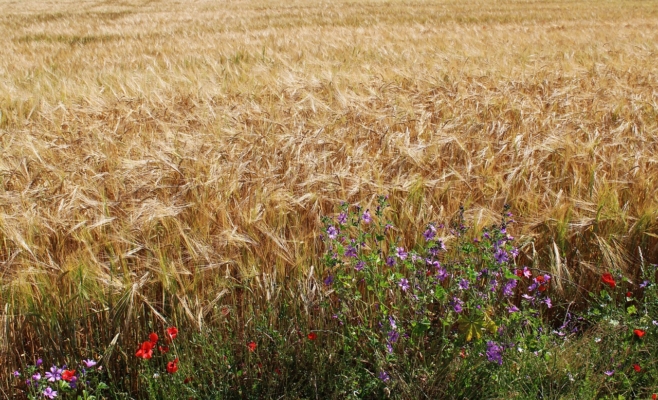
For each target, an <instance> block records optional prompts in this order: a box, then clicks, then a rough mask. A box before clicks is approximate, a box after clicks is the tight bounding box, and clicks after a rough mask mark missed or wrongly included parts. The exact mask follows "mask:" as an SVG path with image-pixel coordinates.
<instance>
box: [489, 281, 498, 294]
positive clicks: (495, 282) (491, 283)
mask: <svg viewBox="0 0 658 400" xmlns="http://www.w3.org/2000/svg"><path fill="white" fill-rule="evenodd" d="M489 284H490V285H491V291H492V292H495V291H496V290H497V289H498V281H497V280H495V279H492V280H491V281H490V282H489Z"/></svg>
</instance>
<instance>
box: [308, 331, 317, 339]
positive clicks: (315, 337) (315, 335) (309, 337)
mask: <svg viewBox="0 0 658 400" xmlns="http://www.w3.org/2000/svg"><path fill="white" fill-rule="evenodd" d="M307 337H308V340H315V339H317V338H318V334H317V333H315V332H311V333H309V334H308V335H307Z"/></svg>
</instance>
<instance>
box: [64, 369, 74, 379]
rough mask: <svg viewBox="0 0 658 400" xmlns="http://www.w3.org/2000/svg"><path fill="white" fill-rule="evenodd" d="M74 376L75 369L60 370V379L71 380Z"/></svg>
mask: <svg viewBox="0 0 658 400" xmlns="http://www.w3.org/2000/svg"><path fill="white" fill-rule="evenodd" d="M73 378H75V370H74V369H65V370H64V372H62V379H63V380H65V381H67V382H71V380H72V379H73Z"/></svg>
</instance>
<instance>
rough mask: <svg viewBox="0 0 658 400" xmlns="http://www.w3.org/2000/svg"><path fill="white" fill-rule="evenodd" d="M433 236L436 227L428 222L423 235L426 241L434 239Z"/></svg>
mask: <svg viewBox="0 0 658 400" xmlns="http://www.w3.org/2000/svg"><path fill="white" fill-rule="evenodd" d="M434 236H436V228H435V227H434V225H432V224H429V225H428V226H427V230H425V232H423V237H424V238H425V240H426V241H430V240H432V239H434Z"/></svg>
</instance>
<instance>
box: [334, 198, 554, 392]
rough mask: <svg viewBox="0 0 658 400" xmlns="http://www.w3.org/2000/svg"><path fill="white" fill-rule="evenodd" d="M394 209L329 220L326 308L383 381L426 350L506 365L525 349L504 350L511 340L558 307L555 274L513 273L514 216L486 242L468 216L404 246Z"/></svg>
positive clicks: (489, 232) (355, 211)
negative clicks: (391, 214) (553, 294)
mask: <svg viewBox="0 0 658 400" xmlns="http://www.w3.org/2000/svg"><path fill="white" fill-rule="evenodd" d="M387 207H388V203H387V200H386V198H385V197H380V198H379V201H378V204H377V206H376V208H375V209H374V213H371V212H370V210H369V209H367V210H365V211H363V210H362V209H361V208H360V207H358V206H357V207H350V206H348V205H347V204H344V205H343V206H342V207H341V210H340V213H339V215H338V217H337V218H335V219H333V218H328V217H326V218H324V219H323V221H324V224H325V228H324V229H325V233H324V234H323V236H322V238H323V240H324V242H325V246H326V252H325V254H324V257H323V260H324V265H325V278H324V283H325V286H326V289H327V293H328V294H329V295H330V297H331V299H332V301H331V302H330V303H328V306H329V307H330V308H331V312H332V313H333V315H334V316H335V319H336V320H337V322H338V324H339V327H340V328H341V329H342V330H344V331H346V333H347V335H346V337H348V338H350V340H351V341H352V342H353V345H354V346H355V347H361V348H363V347H368V348H369V349H368V351H364V352H367V353H371V354H374V355H375V359H374V360H373V361H372V362H373V363H374V364H375V365H378V366H379V367H378V368H379V369H380V373H379V377H380V380H381V381H383V382H388V381H389V380H390V379H391V374H390V371H391V370H392V369H394V368H401V365H400V363H401V362H402V361H401V359H400V357H399V356H402V355H404V354H406V353H407V352H413V351H421V352H422V350H423V348H427V346H437V347H439V346H440V347H442V348H445V349H449V348H452V349H453V353H450V354H448V355H447V356H446V359H445V360H444V361H445V362H446V363H448V362H451V361H452V360H453V359H454V358H455V357H457V356H458V355H460V356H461V357H462V358H464V357H466V355H467V354H471V353H472V354H480V355H481V356H482V357H485V356H486V357H485V358H486V359H487V360H488V361H490V362H491V363H493V364H496V365H502V364H503V359H504V358H503V356H504V353H505V351H506V350H507V349H508V348H511V347H516V346H518V345H520V344H519V343H511V342H509V341H508V342H505V340H507V339H509V338H510V337H512V336H513V335H511V334H510V332H517V333H518V332H522V330H523V328H525V327H527V326H530V325H533V324H536V321H538V320H539V318H541V314H542V312H543V311H542V310H546V309H549V308H551V307H552V306H553V305H552V301H551V298H550V297H549V293H550V287H551V276H550V275H549V274H547V273H541V272H539V271H536V270H531V269H530V268H528V267H527V266H521V267H518V266H517V265H516V258H517V257H518V255H519V250H518V249H517V247H516V246H515V245H514V237H513V236H511V235H510V234H509V233H508V227H509V226H510V225H511V224H513V223H514V221H513V220H512V219H511V218H512V214H511V213H510V212H509V209H508V208H506V209H505V210H504V213H503V215H502V218H501V222H500V223H499V224H496V225H492V226H490V227H488V228H486V229H485V230H484V232H482V233H481V234H479V235H473V233H472V232H470V231H469V228H468V227H467V226H466V225H465V222H464V216H463V213H464V211H463V209H462V210H460V213H459V214H458V215H457V216H456V217H455V218H453V220H452V221H450V222H449V223H448V224H447V225H446V224H443V223H430V224H428V225H427V227H426V228H425V229H424V230H423V232H422V233H421V234H420V235H419V237H420V238H421V239H420V240H419V241H418V242H417V243H409V244H407V243H402V242H401V241H402V239H401V236H399V235H398V234H397V231H396V228H395V227H394V225H393V223H392V222H391V221H390V220H388V219H387V218H386V216H387ZM373 214H374V215H373ZM448 243H453V246H451V248H450V247H448ZM373 307H374V310H375V312H374V313H372V312H371V311H372V308H373ZM522 310H525V311H523V312H522ZM373 315H374V318H375V319H374V320H372V318H373ZM366 338H367V340H365V339H366ZM468 349H472V350H473V351H469V350H468Z"/></svg>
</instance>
